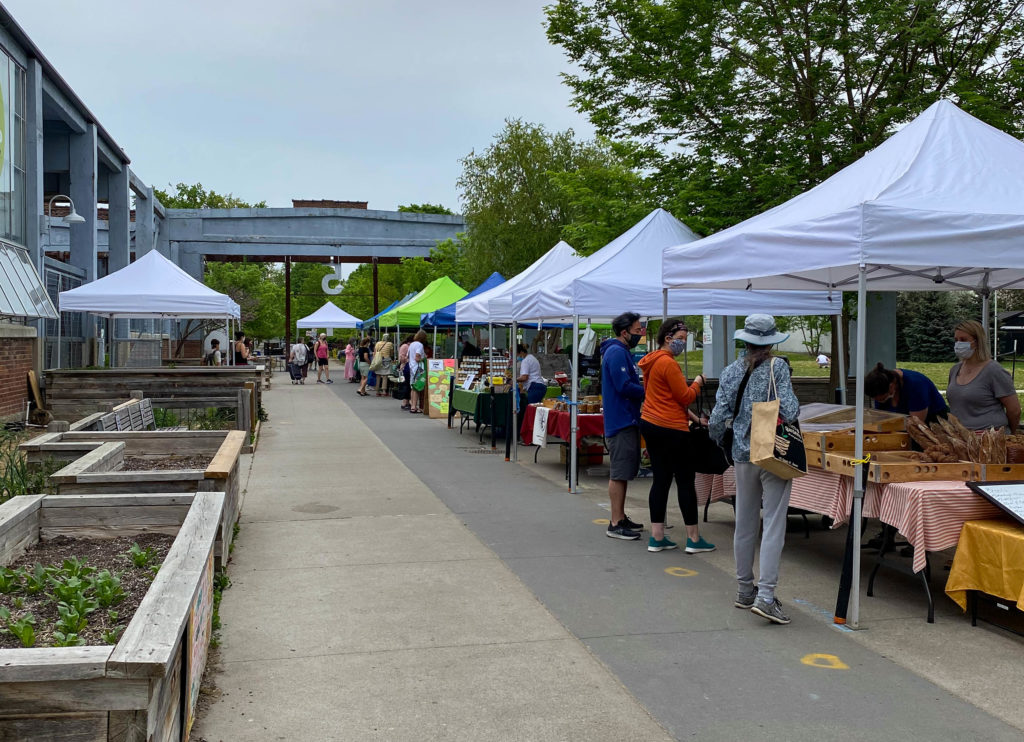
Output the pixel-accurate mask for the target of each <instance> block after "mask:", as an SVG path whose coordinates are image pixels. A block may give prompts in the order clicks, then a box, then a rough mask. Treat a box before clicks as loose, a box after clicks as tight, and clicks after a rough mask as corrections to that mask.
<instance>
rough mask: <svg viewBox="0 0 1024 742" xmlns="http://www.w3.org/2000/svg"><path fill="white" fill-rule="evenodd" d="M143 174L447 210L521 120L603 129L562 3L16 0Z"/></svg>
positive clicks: (254, 193)
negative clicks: (589, 101)
mask: <svg viewBox="0 0 1024 742" xmlns="http://www.w3.org/2000/svg"><path fill="white" fill-rule="evenodd" d="M3 2H4V5H5V6H6V7H7V9H8V10H9V11H10V12H11V14H12V15H13V16H14V17H15V19H16V20H17V21H18V23H19V24H21V26H22V28H24V29H25V30H26V31H27V33H28V35H29V36H30V37H31V38H32V39H33V40H34V41H35V43H36V45H37V46H39V48H40V49H41V50H42V52H43V54H44V55H45V56H46V57H47V58H48V59H49V60H50V62H51V63H52V64H53V65H54V66H55V67H56V69H57V70H58V71H59V72H60V74H61V75H62V76H63V77H64V79H65V80H67V81H68V83H69V84H70V85H71V87H72V88H73V89H74V90H75V91H76V92H77V93H78V95H79V97H81V99H82V100H83V101H84V102H85V104H86V105H87V106H88V107H89V108H90V109H91V110H92V112H93V113H94V114H95V115H96V117H97V118H98V120H99V122H100V123H101V124H102V125H103V126H104V127H106V129H107V131H108V132H109V133H110V135H111V136H112V137H113V138H114V140H115V141H116V142H117V143H118V144H119V145H120V146H121V147H122V148H123V149H124V150H125V151H126V152H127V153H128V156H129V157H130V158H131V160H132V169H133V170H134V171H135V172H136V173H137V174H138V175H139V177H141V178H142V179H143V180H144V181H145V182H147V183H149V184H152V185H154V186H156V187H162V188H166V187H167V184H168V183H177V182H179V181H181V182H185V183H195V182H201V183H202V184H203V185H204V186H206V187H207V188H210V189H213V190H216V191H218V192H231V193H234V194H235V195H236V196H238V197H240V198H243V199H246V200H249V201H258V200H261V199H266V201H267V202H268V203H269V205H271V206H290V205H291V199H292V198H333V199H348V200H361V201H369V205H370V208H371V209H373V208H377V209H394V208H395V207H396V206H398V205H399V204H403V203H422V202H430V203H441V204H443V205H445V206H447V207H448V208H451V209H453V210H458V194H457V189H456V184H455V181H456V179H457V178H458V176H459V173H460V171H461V168H460V166H459V162H458V160H459V158H461V157H464V156H465V155H467V154H468V153H469V152H470V151H471V150H473V149H476V150H478V151H479V150H481V149H483V148H484V147H486V146H487V145H488V143H489V142H490V141H491V140H492V138H493V137H494V135H495V134H497V133H498V132H499V131H500V130H501V128H502V125H503V121H504V119H506V118H509V117H518V118H522V119H524V120H526V121H530V122H534V123H541V124H544V125H545V126H547V127H548V128H549V129H550V130H561V129H565V128H568V127H572V128H574V129H575V130H576V131H577V133H579V134H581V135H582V136H585V137H590V136H592V133H593V130H592V128H591V127H590V126H589V124H587V122H586V121H585V120H584V119H583V118H582V117H580V116H579V115H578V114H576V113H575V112H574V111H572V110H571V108H570V107H569V92H568V89H567V88H566V87H565V86H564V85H562V83H561V82H560V80H559V77H558V75H559V72H561V71H563V70H565V69H567V63H566V61H565V58H564V56H563V54H562V52H561V50H560V49H558V48H555V47H553V46H550V45H549V44H548V42H547V39H546V37H545V35H544V26H543V23H544V14H543V7H544V5H545V4H547V3H548V2H550V0H435V2H433V3H430V4H426V3H422V2H413V0H358V1H357V0H333V1H332V0H291V2H281V1H280V0H278V1H277V2H267V0H248V1H245V2H243V1H242V0H215V2H209V0H206V1H204V2H198V1H197V0H177V1H176V2H172V3H159V4H158V3H155V2H151V1H149V0H141V1H138V0H137V1H136V2H128V0H119V1H118V0H46V2H42V1H41V0H3Z"/></svg>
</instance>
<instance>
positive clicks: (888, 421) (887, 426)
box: [800, 407, 906, 433]
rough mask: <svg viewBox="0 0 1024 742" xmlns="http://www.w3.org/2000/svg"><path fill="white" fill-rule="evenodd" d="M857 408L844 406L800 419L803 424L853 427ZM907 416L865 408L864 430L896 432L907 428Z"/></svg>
mask: <svg viewBox="0 0 1024 742" xmlns="http://www.w3.org/2000/svg"><path fill="white" fill-rule="evenodd" d="M855 417H856V409H855V408H854V407H843V408H841V409H838V410H835V411H833V412H827V413H825V414H824V415H818V416H817V417H809V418H804V419H802V420H801V421H800V424H801V425H802V426H803V425H831V424H845V425H846V426H847V427H849V428H852V427H853V426H854V424H855V422H856V421H855ZM905 420H906V416H905V415H901V414H899V413H898V412H884V411H883V410H864V432H872V433H896V432H899V431H902V430H905V429H906V425H905Z"/></svg>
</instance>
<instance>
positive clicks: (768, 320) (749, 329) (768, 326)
mask: <svg viewBox="0 0 1024 742" xmlns="http://www.w3.org/2000/svg"><path fill="white" fill-rule="evenodd" d="M733 337H734V338H735V339H736V340H742V341H743V342H745V343H750V344H751V345H775V344H776V343H783V342H785V341H786V340H788V339H789V333H788V332H779V328H778V327H776V326H775V318H774V317H772V316H771V315H770V314H749V315H747V319H746V321H745V322H744V323H743V329H742V330H736V332H735V333H734V334H733Z"/></svg>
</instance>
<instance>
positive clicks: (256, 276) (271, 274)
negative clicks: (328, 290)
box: [203, 261, 284, 340]
mask: <svg viewBox="0 0 1024 742" xmlns="http://www.w3.org/2000/svg"><path fill="white" fill-rule="evenodd" d="M203 282H204V283H205V284H206V285H207V286H209V287H210V288H212V289H214V290H215V291H220V292H221V293H223V294H227V295H228V296H230V297H231V298H232V299H234V300H235V301H236V302H237V303H238V306H239V309H240V310H241V315H242V316H241V322H242V330H243V331H244V332H245V334H246V335H248V336H249V337H252V338H255V339H257V340H263V339H266V338H276V337H280V335H281V333H282V331H283V330H284V279H283V276H282V273H281V270H280V268H279V267H278V266H276V265H274V264H271V263H218V262H213V261H211V262H209V263H207V264H206V270H205V273H204V275H203Z"/></svg>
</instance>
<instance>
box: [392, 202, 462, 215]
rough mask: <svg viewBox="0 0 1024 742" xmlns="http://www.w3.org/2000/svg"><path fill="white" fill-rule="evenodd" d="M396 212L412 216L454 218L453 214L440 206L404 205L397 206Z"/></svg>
mask: <svg viewBox="0 0 1024 742" xmlns="http://www.w3.org/2000/svg"><path fill="white" fill-rule="evenodd" d="M398 210H399V211H401V212H406V213H412V214H448V215H449V216H454V215H455V212H454V211H452V210H451V209H449V208H447V207H446V206H441V204H406V205H401V204H400V205H399V206H398Z"/></svg>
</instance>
